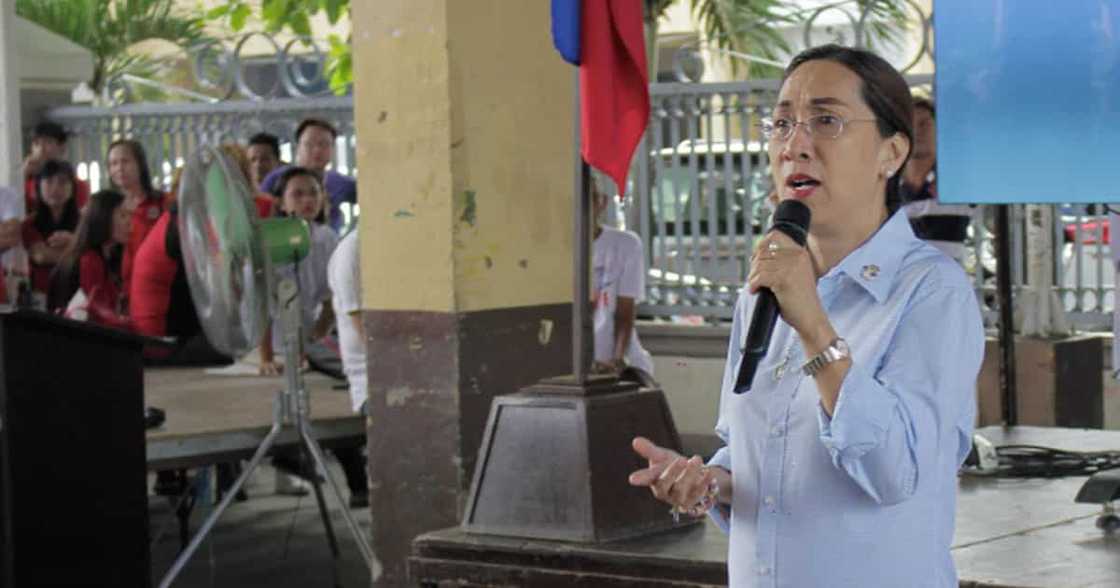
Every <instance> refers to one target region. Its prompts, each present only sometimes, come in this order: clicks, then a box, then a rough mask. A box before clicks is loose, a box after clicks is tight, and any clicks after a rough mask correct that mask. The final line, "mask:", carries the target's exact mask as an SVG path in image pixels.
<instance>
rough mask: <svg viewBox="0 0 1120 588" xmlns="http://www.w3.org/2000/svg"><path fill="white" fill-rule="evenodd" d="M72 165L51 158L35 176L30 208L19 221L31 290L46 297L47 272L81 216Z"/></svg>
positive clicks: (62, 252) (71, 239)
mask: <svg viewBox="0 0 1120 588" xmlns="http://www.w3.org/2000/svg"><path fill="white" fill-rule="evenodd" d="M76 180H77V178H76V177H75V176H74V168H73V167H71V166H70V164H69V163H67V162H65V161H60V160H57V159H52V160H49V161H47V162H46V163H44V164H43V166H42V167H41V168H40V169H39V174H38V175H37V176H36V177H35V206H34V211H35V212H33V213H32V214H31V215H30V216H28V217H27V218H26V219H24V221H23V227H22V232H23V246H24V247H26V248H27V254H28V257H29V258H30V260H31V289H32V291H33V292H35V293H36V294H40V295H43V296H46V294H47V291H48V290H49V289H50V280H51V272H52V271H53V270H54V268H55V266H56V265H58V262H59V260H61V259H62V256H63V255H65V253H66V250H67V249H69V248H70V246H71V245H72V244H73V243H74V231H76V230H77V228H78V221H79V218H80V216H81V214H80V212H79V210H78V201H77V197H76V196H77V195H76V189H75V186H76V185H77V182H76Z"/></svg>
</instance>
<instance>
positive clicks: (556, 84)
mask: <svg viewBox="0 0 1120 588" xmlns="http://www.w3.org/2000/svg"><path fill="white" fill-rule="evenodd" d="M352 10H353V13H352V19H353V47H354V67H355V99H354V103H355V121H356V124H357V132H358V152H357V158H358V161H357V164H358V168H359V169H360V170H361V174H360V177H359V180H358V195H359V199H360V200H359V201H360V204H361V211H362V215H361V221H360V231H361V264H362V287H363V307H364V311H363V315H364V317H363V318H364V323H365V326H366V335H367V346H368V353H369V355H368V357H369V370H368V371H369V384H370V413H371V414H370V421H369V448H370V451H369V454H370V470H371V489H372V494H371V503H372V505H373V507H372V508H373V545H374V549H375V552H376V553H377V556H378V559H379V561H380V564H381V566H382V570H383V572H382V573H381V574H380V575H379V576H378V578H377V584H378V585H385V586H392V585H399V584H400V583H402V582H403V578H404V573H405V567H404V566H405V559H406V557H407V554H408V549H409V547H408V546H409V542H410V541H411V539H412V538H413V537H414V536H415V535H416V534H418V533H420V532H423V531H427V530H432V529H436V528H440V527H447V526H451V525H455V524H457V523H458V520H459V515H460V514H461V512H462V499H463V497H464V496H463V495H464V492H465V490H466V489H467V488H468V487H469V484H470V475H471V472H472V470H473V465H474V463H473V462H474V460H475V458H476V453H477V450H478V445H479V443H480V441H481V433H482V429H483V427H484V425H485V421H486V416H487V413H488V410H489V404H490V399H491V398H492V397H493V396H494V395H496V394H507V393H511V392H514V391H516V390H517V389H518V388H520V387H521V386H524V385H527V384H530V383H533V382H535V381H537V380H538V379H540V378H542V377H547V376H553V375H560V374H564V373H569V372H570V371H571V349H570V345H571V316H570V313H571V307H570V305H571V300H572V286H571V284H572V267H571V266H572V264H571V247H572V216H571V210H572V205H571V202H572V194H573V188H574V180H575V159H574V158H575V151H574V143H573V138H574V137H573V132H574V131H573V129H574V118H573V112H574V111H573V104H574V91H575V90H574V74H573V70H572V69H571V67H570V66H568V65H567V64H565V63H564V62H563V61H561V60H560V58H559V57H558V56H557V55H556V53H555V52H554V50H553V49H552V43H551V37H550V21H549V4H548V3H547V2H536V1H535V2H509V1H505V0H471V1H470V2H464V1H462V0H378V1H377V2H355V3H353V8H352Z"/></svg>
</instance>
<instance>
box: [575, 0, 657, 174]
mask: <svg viewBox="0 0 1120 588" xmlns="http://www.w3.org/2000/svg"><path fill="white" fill-rule="evenodd" d="M581 20H582V24H583V27H582V28H583V35H582V47H581V50H580V55H581V58H580V60H581V64H580V68H579V83H580V115H581V119H582V120H581V121H580V123H581V124H580V127H581V130H582V133H583V136H582V141H583V144H582V149H581V151H582V154H583V159H584V161H586V162H587V163H588V164H590V165H592V166H594V167H596V168H598V169H600V170H602V171H603V172H604V173H606V174H607V175H609V176H610V177H611V178H613V179H614V181H615V183H616V184H618V192H619V194H620V195H621V194H624V193H625V191H626V173H627V171H628V170H629V168H630V159H631V158H632V157H633V156H634V149H636V148H637V146H638V141H640V140H641V138H642V133H643V132H645V129H646V125H647V124H648V123H649V73H648V72H647V70H646V68H647V65H646V46H645V35H644V34H643V31H642V0H584V2H583V14H582V18H581Z"/></svg>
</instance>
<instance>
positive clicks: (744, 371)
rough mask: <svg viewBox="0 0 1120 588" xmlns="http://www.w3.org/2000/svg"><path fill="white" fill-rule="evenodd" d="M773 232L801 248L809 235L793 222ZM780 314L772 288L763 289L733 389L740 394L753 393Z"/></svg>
mask: <svg viewBox="0 0 1120 588" xmlns="http://www.w3.org/2000/svg"><path fill="white" fill-rule="evenodd" d="M770 230H771V231H780V232H782V233H784V234H785V235H786V236H788V237H789V238H790V239H793V241H794V242H795V243H797V244H798V245H799V246H801V247H804V246H805V241H806V238H807V237H808V231H807V230H806V229H805V227H802V226H800V225H797V224H794V223H790V222H777V223H775V224H774V226H773V227H771V228H770ZM780 314H781V308H779V307H778V298H777V297H776V296H774V293H773V292H772V291H770V288H761V289H759V291H758V298H757V299H756V300H755V303H754V313H753V314H752V316H751V324H750V326H749V327H748V328H747V341H746V343H745V344H744V345H743V349H742V351H743V360H742V361H741V362H740V363H739V375H738V376H737V377H736V378H735V387H734V388H732V390H734V391H735V393H736V394H742V393H744V392H746V391H748V390H750V389H751V382H753V381H754V374H755V372H756V371H758V364H759V363H760V362H761V361H762V358H763V357H766V350H767V349H769V347H770V335H771V334H772V333H773V332H774V327H775V326H776V325H777V324H778V315H780Z"/></svg>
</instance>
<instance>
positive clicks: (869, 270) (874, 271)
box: [863, 264, 879, 280]
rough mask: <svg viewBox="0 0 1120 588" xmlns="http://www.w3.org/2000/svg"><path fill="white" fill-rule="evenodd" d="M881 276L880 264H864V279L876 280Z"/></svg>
mask: <svg viewBox="0 0 1120 588" xmlns="http://www.w3.org/2000/svg"><path fill="white" fill-rule="evenodd" d="M877 277H879V266H877V265H875V264H871V265H865V266H863V279H865V280H874V279H875V278H877Z"/></svg>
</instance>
